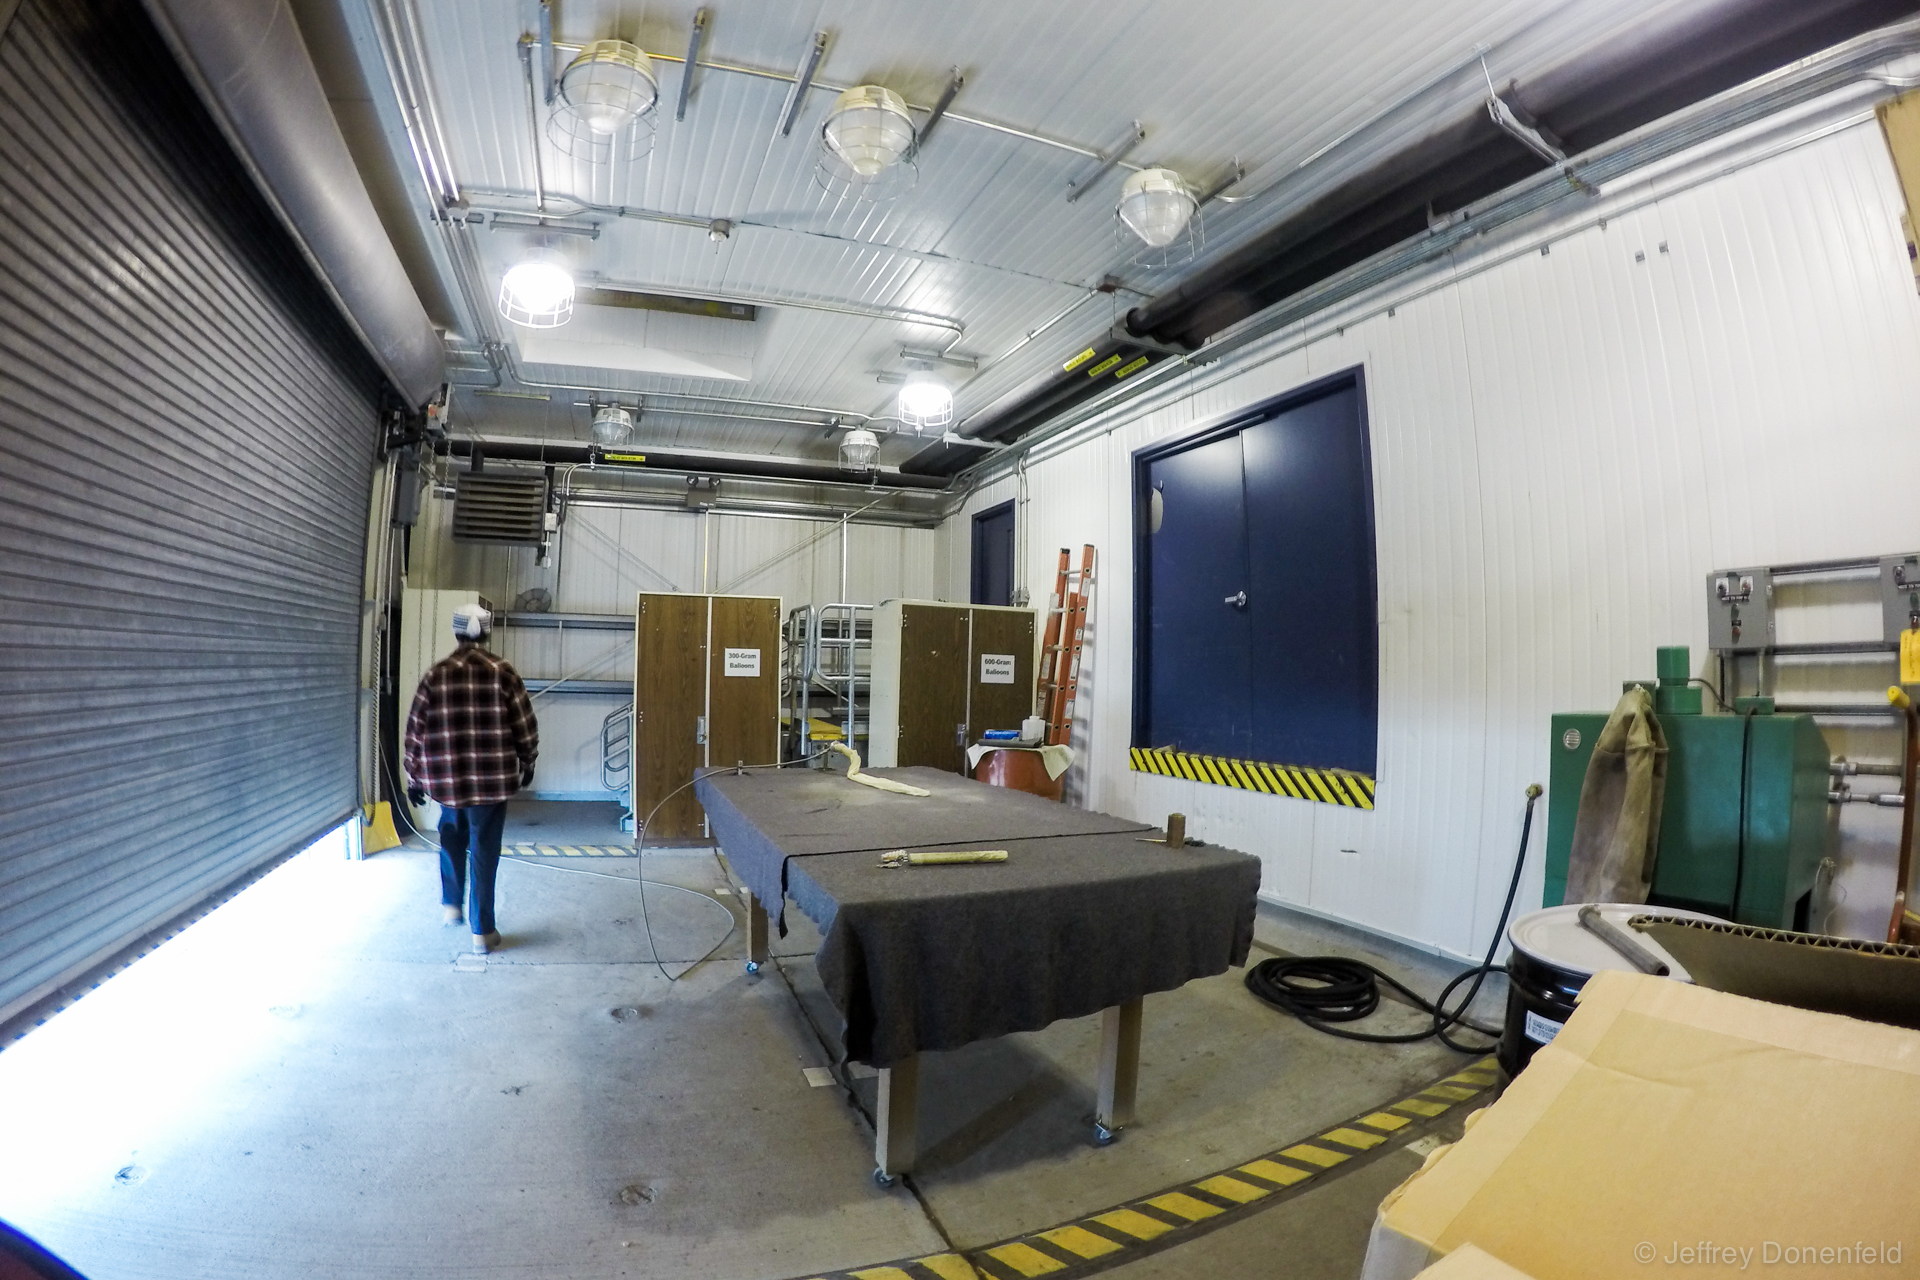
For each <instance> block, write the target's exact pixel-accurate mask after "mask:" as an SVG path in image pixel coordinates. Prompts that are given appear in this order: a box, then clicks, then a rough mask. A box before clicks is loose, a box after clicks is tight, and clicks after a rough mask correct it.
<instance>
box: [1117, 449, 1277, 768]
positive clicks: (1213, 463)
mask: <svg viewBox="0 0 1920 1280" xmlns="http://www.w3.org/2000/svg"><path fill="white" fill-rule="evenodd" d="M1241 473H1242V465H1241V449H1240V436H1239V435H1238V434H1234V435H1230V436H1226V437H1223V438H1222V439H1219V440H1215V441H1213V442H1212V443H1210V444H1203V445H1200V446H1199V447H1197V448H1193V449H1186V450H1183V451H1181V452H1179V453H1176V454H1172V455H1170V456H1167V457H1163V458H1156V459H1154V460H1152V461H1151V462H1149V463H1148V464H1147V469H1146V481H1147V483H1146V487H1145V490H1144V492H1143V493H1142V495H1141V501H1142V502H1144V503H1145V504H1146V509H1145V510H1144V511H1142V512H1141V513H1140V514H1141V520H1142V524H1141V528H1142V529H1143V530H1144V531H1145V537H1144V539H1143V541H1144V542H1145V544H1146V545H1145V551H1146V555H1145V556H1143V557H1142V562H1143V564H1144V566H1145V567H1146V570H1147V579H1148V580H1147V582H1146V583H1143V584H1142V586H1143V587H1144V588H1145V591H1146V595H1145V599H1146V600H1148V601H1149V602H1150V603H1149V604H1148V606H1147V609H1146V614H1147V616H1146V618H1145V619H1144V621H1145V622H1146V624H1147V636H1146V640H1147V643H1146V646H1145V648H1146V653H1145V655H1144V656H1145V659H1146V661H1145V668H1146V669H1145V671H1144V672H1143V673H1142V674H1143V676H1144V678H1143V679H1142V680H1141V682H1140V686H1139V687H1140V691H1141V693H1142V694H1143V695H1144V704H1145V709H1146V715H1145V716H1144V717H1143V721H1144V723H1142V724H1141V726H1140V728H1141V731H1142V732H1141V734H1140V735H1139V737H1138V739H1137V741H1138V743H1139V745H1141V746H1151V747H1175V748H1178V749H1179V750H1182V751H1194V752H1201V753H1204V754H1208V755H1224V756H1239V757H1243V758H1244V757H1247V756H1249V755H1251V754H1252V749H1253V736H1254V716H1253V704H1252V699H1251V697H1250V693H1251V690H1250V687H1249V684H1248V675H1249V670H1248V668H1249V660H1248V654H1249V636H1250V631H1249V628H1248V615H1247V609H1246V608H1245V607H1244V606H1243V605H1242V604H1241V603H1240V601H1241V598H1242V597H1241V593H1243V592H1246V591H1247V590H1248V582H1247V543H1246V508H1245V503H1244V500H1243V491H1242V487H1241Z"/></svg>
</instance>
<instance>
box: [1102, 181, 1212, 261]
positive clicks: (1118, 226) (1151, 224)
mask: <svg viewBox="0 0 1920 1280" xmlns="http://www.w3.org/2000/svg"><path fill="white" fill-rule="evenodd" d="M1113 216H1114V220H1115V227H1114V234H1115V235H1116V236H1117V237H1118V238H1119V239H1120V241H1121V243H1122V245H1124V246H1125V247H1127V248H1128V249H1130V250H1131V254H1130V256H1129V257H1128V259H1127V261H1128V262H1130V263H1132V264H1133V265H1135V266H1139V267H1148V268H1153V267H1173V266H1179V265H1181V264H1183V263H1187V262H1192V261H1193V259H1194V257H1195V255H1196V254H1198V253H1199V251H1200V245H1201V243H1202V236H1201V224H1200V200H1199V197H1197V196H1195V195H1194V193H1193V188H1192V187H1190V186H1188V185H1187V182H1186V179H1184V178H1182V177H1181V176H1180V175H1179V174H1177V173H1175V172H1174V171H1173V170H1171V169H1142V170H1140V172H1138V173H1134V174H1130V175H1128V177H1127V181H1126V184H1125V185H1124V186H1122V187H1121V188H1120V202H1119V203H1118V204H1117V205H1115V206H1114V210H1113Z"/></svg>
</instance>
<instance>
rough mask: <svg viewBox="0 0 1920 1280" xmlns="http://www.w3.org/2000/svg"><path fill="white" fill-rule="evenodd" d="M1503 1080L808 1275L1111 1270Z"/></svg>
mask: <svg viewBox="0 0 1920 1280" xmlns="http://www.w3.org/2000/svg"><path fill="white" fill-rule="evenodd" d="M1499 1078H1500V1075H1499V1069H1498V1068H1497V1067H1496V1066H1495V1065H1494V1060H1493V1059H1492V1058H1484V1059H1482V1060H1481V1061H1479V1062H1476V1063H1474V1064H1473V1065H1472V1066H1470V1067H1467V1068H1466V1069H1465V1070H1462V1071H1457V1072H1455V1073H1454V1074H1452V1075H1450V1076H1447V1077H1446V1078H1444V1079H1442V1080H1438V1081H1436V1082H1435V1083H1433V1084H1430V1085H1428V1086H1427V1087H1426V1088H1424V1089H1421V1090H1420V1091H1418V1092H1417V1093H1414V1094H1412V1095H1411V1096H1409V1097H1406V1098H1402V1099H1400V1101H1398V1102H1390V1103H1388V1104H1386V1105H1385V1106H1382V1107H1378V1108H1375V1109H1374V1110H1371V1111H1369V1112H1367V1113H1366V1114H1365V1115H1360V1116H1355V1117H1354V1118H1353V1119H1351V1120H1348V1121H1346V1122H1345V1123H1344V1124H1337V1125H1335V1126H1333V1127H1332V1128H1331V1129H1328V1130H1326V1131H1325V1132H1324V1133H1321V1134H1319V1135H1317V1136H1315V1137H1312V1138H1309V1139H1307V1140H1305V1141H1303V1142H1296V1143H1294V1144H1292V1145H1291V1146H1286V1147H1282V1148H1281V1149H1279V1150H1278V1151H1273V1152H1269V1153H1268V1154H1266V1155H1264V1156H1261V1157H1259V1158H1258V1159H1254V1160H1248V1161H1246V1162H1244V1163H1242V1164H1237V1165H1235V1166H1233V1167H1232V1168H1230V1169H1223V1170H1221V1171H1220V1172H1218V1173H1213V1174H1209V1175H1208V1176H1206V1177H1204V1178H1199V1179H1196V1180H1194V1181H1192V1182H1183V1183H1181V1184H1180V1185H1179V1186H1177V1187H1172V1188H1170V1189H1168V1190H1166V1191H1162V1192H1160V1193H1159V1194H1157V1195H1151V1196H1146V1197H1143V1198H1141V1199H1138V1200H1130V1201H1128V1202H1127V1203H1126V1204H1123V1205H1116V1206H1115V1207H1114V1208H1111V1209H1108V1210H1106V1211H1105V1212H1103V1213H1096V1214H1092V1215H1089V1216H1087V1217H1084V1218H1077V1219H1075V1220H1074V1221H1072V1222H1067V1223H1062V1224H1061V1225H1059V1226H1057V1227H1048V1228H1047V1229H1045V1230H1043V1231H1030V1232H1028V1233H1026V1234H1025V1235H1020V1236H1016V1237H1014V1238H1013V1239H1011V1240H1003V1241H1001V1242H1000V1243H998V1244H991V1245H987V1246H986V1247H984V1248H980V1249H972V1250H969V1251H967V1252H966V1253H964V1254H962V1253H936V1254H930V1255H927V1256H925V1257H919V1258H901V1259H898V1260H896V1261H893V1262H888V1263H882V1264H879V1265H875V1266H864V1267H857V1268H854V1269H852V1270H848V1271H830V1272H814V1273H812V1274H811V1275H810V1276H808V1277H807V1278H806V1280H1029V1278H1030V1277H1034V1276H1048V1277H1052V1278H1053V1280H1073V1278H1074V1277H1078V1276H1083V1275H1087V1274H1089V1273H1091V1272H1095V1271H1104V1270H1105V1269H1106V1268H1108V1267H1110V1266H1117V1265H1119V1264H1121V1263H1125V1262H1132V1261H1133V1260H1135V1259H1136V1258H1140V1257H1143V1256H1145V1255H1146V1254H1148V1253H1155V1252H1158V1251H1159V1250H1161V1249H1164V1248H1167V1247H1169V1246H1171V1245H1175V1244H1179V1243H1181V1242H1182V1241H1183V1240H1185V1239H1190V1238H1192V1237H1193V1236H1195V1235H1198V1234H1200V1232H1201V1231H1202V1230H1203V1229H1204V1230H1210V1229H1212V1228H1214V1227H1218V1226H1222V1225H1224V1224H1226V1223H1228V1222H1231V1221H1235V1220H1237V1219H1239V1218H1242V1217H1246V1216H1247V1215H1249V1214H1251V1213H1254V1212H1257V1211H1258V1210H1260V1209H1263V1208H1266V1207H1268V1206H1269V1205H1272V1204H1277V1203H1279V1201H1280V1200H1281V1199H1284V1198H1286V1197H1284V1196H1282V1195H1281V1193H1283V1192H1289V1191H1294V1190H1299V1191H1303V1192H1304V1191H1305V1190H1307V1189H1308V1188H1309V1186H1310V1185H1311V1184H1312V1183H1313V1181H1314V1180H1315V1179H1317V1178H1318V1179H1324V1178H1326V1177H1327V1176H1329V1171H1330V1170H1334V1169H1338V1168H1340V1166H1341V1165H1344V1164H1346V1163H1347V1162H1348V1161H1349V1160H1352V1159H1354V1158H1355V1157H1357V1156H1362V1155H1365V1154H1366V1153H1368V1152H1371V1151H1373V1150H1374V1149H1375V1148H1377V1147H1383V1146H1386V1145H1387V1144H1388V1143H1392V1142H1397V1141H1400V1140H1403V1139H1411V1138H1412V1137H1414V1136H1415V1135H1416V1133H1418V1132H1419V1131H1420V1130H1421V1129H1423V1128H1426V1127H1427V1126H1429V1125H1430V1124H1431V1123H1432V1122H1433V1121H1434V1119H1435V1118H1437V1117H1439V1116H1441V1115H1444V1114H1445V1113H1446V1112H1448V1111H1450V1110H1452V1109H1453V1108H1454V1107H1457V1106H1459V1105H1460V1104H1462V1103H1464V1102H1467V1101H1470V1100H1473V1099H1476V1098H1481V1097H1482V1096H1483V1095H1484V1094H1486V1092H1487V1091H1488V1090H1489V1089H1491V1088H1493V1086H1494V1085H1495V1084H1496V1083H1497V1082H1498V1081H1499Z"/></svg>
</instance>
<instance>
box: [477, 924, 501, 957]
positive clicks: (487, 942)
mask: <svg viewBox="0 0 1920 1280" xmlns="http://www.w3.org/2000/svg"><path fill="white" fill-rule="evenodd" d="M499 945H500V931H499V930H497V929H496V930H494V931H493V932H492V933H476V934H474V935H473V954H475V955H477V956H483V955H485V954H487V952H489V951H492V950H493V949H494V948H495V947H498V946H499Z"/></svg>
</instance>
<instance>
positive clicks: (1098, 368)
mask: <svg viewBox="0 0 1920 1280" xmlns="http://www.w3.org/2000/svg"><path fill="white" fill-rule="evenodd" d="M1119 363H1120V357H1119V356H1108V357H1107V358H1106V359H1105V360H1102V361H1101V362H1100V363H1099V364H1097V365H1095V366H1093V368H1091V369H1089V370H1087V376H1088V377H1089V378H1097V377H1099V376H1100V375H1101V374H1103V373H1105V372H1106V371H1107V370H1109V369H1111V368H1113V366H1115V365H1117V364H1119Z"/></svg>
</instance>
